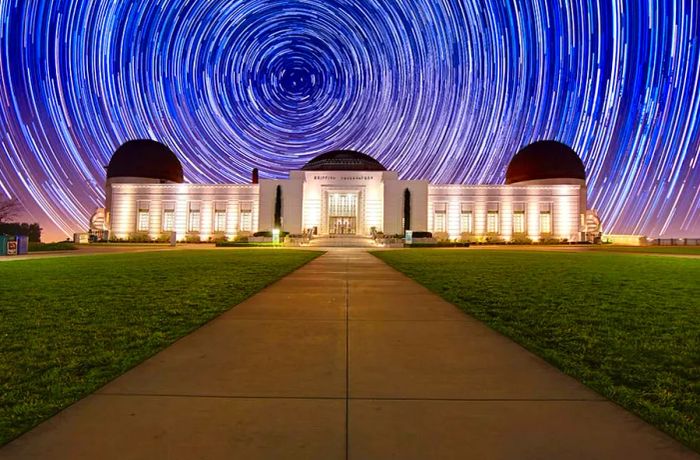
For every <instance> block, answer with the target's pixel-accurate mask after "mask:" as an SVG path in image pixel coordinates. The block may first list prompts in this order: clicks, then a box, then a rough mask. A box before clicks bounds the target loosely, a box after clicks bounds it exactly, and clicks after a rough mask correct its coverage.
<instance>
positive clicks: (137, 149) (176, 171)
mask: <svg viewBox="0 0 700 460" xmlns="http://www.w3.org/2000/svg"><path fill="white" fill-rule="evenodd" d="M113 177H143V178H148V179H159V180H163V181H168V182H177V183H182V182H184V181H185V178H184V176H183V174H182V164H181V163H180V160H178V159H177V156H176V155H175V153H173V151H172V150H170V149H169V148H168V147H167V146H166V145H164V144H161V143H160V142H157V141H153V140H149V139H138V140H133V141H128V142H126V143H124V144H122V146H121V147H119V148H118V149H117V151H116V152H114V155H112V158H111V159H110V160H109V165H107V179H111V178H113Z"/></svg>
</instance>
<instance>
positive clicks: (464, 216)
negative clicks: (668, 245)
mask: <svg viewBox="0 0 700 460" xmlns="http://www.w3.org/2000/svg"><path fill="white" fill-rule="evenodd" d="M586 194H587V190H586V174H585V169H584V165H583V162H582V161H581V159H580V158H579V157H578V155H577V154H576V153H575V152H574V151H573V150H572V149H571V148H569V147H568V146H566V145H564V144H561V143H559V142H555V141H541V142H536V143H534V144H531V145H529V146H527V147H525V148H523V149H522V150H520V151H519V152H518V153H517V154H516V155H515V156H514V157H513V159H512V160H511V162H510V164H509V166H508V169H507V172H506V183H505V184H503V185H461V184H454V185H439V184H431V183H429V182H428V181H427V180H400V179H399V175H398V173H397V172H395V171H387V170H386V168H385V167H384V166H382V164H380V163H379V162H378V161H377V160H375V159H373V158H371V157H370V156H368V155H366V154H364V153H360V152H356V151H350V150H337V151H332V152H328V153H324V154H321V155H319V156H317V157H315V158H314V159H312V160H311V161H309V162H308V163H306V164H305V165H304V166H303V167H302V168H301V169H300V170H297V171H290V173H289V178H288V179H260V180H258V174H257V170H254V171H253V174H252V180H251V181H250V183H243V184H192V183H186V182H185V181H184V177H183V170H182V164H181V163H180V161H179V160H178V158H177V156H176V155H175V154H174V153H173V152H172V151H171V150H170V149H169V148H168V147H167V146H165V145H163V144H161V143H158V142H156V141H151V140H136V141H129V142H127V143H125V144H124V145H122V146H121V147H119V149H117V151H116V152H115V153H114V155H113V156H112V158H111V160H110V162H109V165H108V166H107V181H106V203H105V208H104V209H100V210H98V212H97V213H96V214H95V216H93V219H92V223H91V227H92V229H93V230H96V226H97V225H98V226H99V227H101V228H100V230H107V231H108V232H109V236H110V238H114V239H129V238H134V236H135V235H136V236H141V237H142V238H143V237H147V238H148V239H161V238H163V237H167V236H168V235H172V234H173V233H175V235H176V238H177V240H185V239H187V240H188V241H192V239H195V240H201V241H209V240H213V239H217V238H223V237H226V238H228V239H234V238H235V237H237V236H249V235H252V234H253V233H254V232H257V231H267V230H272V229H273V227H276V225H275V223H276V220H277V222H279V223H280V225H279V226H280V227H281V229H282V230H283V231H285V232H289V233H290V234H306V235H315V236H336V235H354V236H370V235H373V234H375V233H376V232H383V233H384V234H385V235H399V234H403V233H404V232H405V230H409V229H407V228H404V217H405V215H406V212H409V213H410V214H409V216H410V218H409V219H410V230H413V231H429V232H432V233H433V235H434V236H435V237H437V238H441V239H451V240H457V239H463V240H472V241H487V239H488V238H489V237H491V238H494V239H499V240H504V241H512V240H514V239H517V238H519V237H522V238H529V239H531V240H533V241H539V240H542V239H552V238H556V239H561V240H568V241H572V242H573V241H588V240H590V239H591V238H592V232H591V231H589V230H590V225H591V222H595V221H597V217H596V216H595V212H594V211H590V210H588V209H587V202H586ZM406 199H408V200H409V201H410V203H409V204H408V206H406V205H405V200H406ZM407 209H408V211H407Z"/></svg>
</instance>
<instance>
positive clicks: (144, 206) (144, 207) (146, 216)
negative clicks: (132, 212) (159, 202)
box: [137, 201, 151, 232]
mask: <svg viewBox="0 0 700 460" xmlns="http://www.w3.org/2000/svg"><path fill="white" fill-rule="evenodd" d="M138 205H139V214H138V222H137V228H138V231H139V232H147V231H148V225H149V223H150V220H151V219H150V217H151V216H150V212H149V203H148V201H139V203H138Z"/></svg>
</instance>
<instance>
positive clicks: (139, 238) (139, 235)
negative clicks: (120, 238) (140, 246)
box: [129, 232, 153, 243]
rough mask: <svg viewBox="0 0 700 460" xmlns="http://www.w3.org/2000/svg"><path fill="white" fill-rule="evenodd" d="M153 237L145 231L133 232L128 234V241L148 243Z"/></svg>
mask: <svg viewBox="0 0 700 460" xmlns="http://www.w3.org/2000/svg"><path fill="white" fill-rule="evenodd" d="M152 241H153V239H151V237H150V236H149V235H148V233H146V232H134V233H130V234H129V242H130V243H150V242H152Z"/></svg>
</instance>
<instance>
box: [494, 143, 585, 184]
mask: <svg viewBox="0 0 700 460" xmlns="http://www.w3.org/2000/svg"><path fill="white" fill-rule="evenodd" d="M540 179H583V180H586V169H585V167H584V166H583V162H582V161H581V159H580V158H579V157H578V155H576V152H574V151H573V149H572V148H571V147H569V146H568V145H566V144H562V143H561V142H557V141H539V142H535V143H533V144H530V145H528V146H527V147H525V148H523V149H521V150H520V151H519V152H518V153H516V154H515V156H514V157H513V159H512V160H511V161H510V164H509V165H508V170H507V171H506V184H514V183H516V182H523V181H528V180H540Z"/></svg>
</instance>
